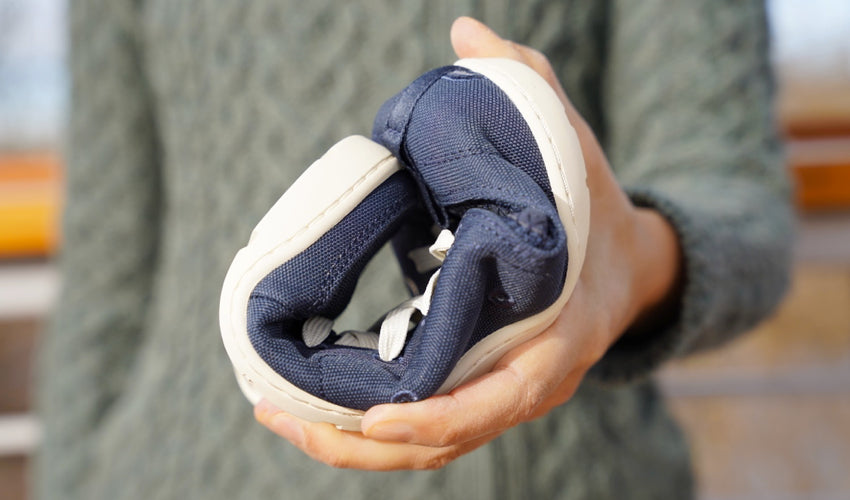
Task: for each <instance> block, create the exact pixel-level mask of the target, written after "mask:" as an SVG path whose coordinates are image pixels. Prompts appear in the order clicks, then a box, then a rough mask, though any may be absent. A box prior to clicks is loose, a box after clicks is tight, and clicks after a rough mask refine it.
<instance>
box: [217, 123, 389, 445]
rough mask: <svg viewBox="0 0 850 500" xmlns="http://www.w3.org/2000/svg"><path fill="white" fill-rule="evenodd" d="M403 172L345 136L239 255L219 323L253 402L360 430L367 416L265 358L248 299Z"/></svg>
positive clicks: (381, 152)
mask: <svg viewBox="0 0 850 500" xmlns="http://www.w3.org/2000/svg"><path fill="white" fill-rule="evenodd" d="M400 168H401V167H400V166H399V164H398V161H397V160H396V159H395V158H394V157H393V156H392V154H391V153H390V152H389V151H388V150H387V149H386V148H384V147H383V146H381V145H379V144H376V143H374V142H372V141H371V140H369V139H367V138H365V137H361V136H351V137H347V138H345V139H343V140H342V141H340V142H338V143H337V144H335V145H334V146H333V147H332V148H331V149H329V150H328V151H327V153H325V154H324V155H323V156H322V157H321V158H319V159H318V160H316V161H315V162H314V163H313V164H312V165H311V166H310V168H308V169H307V170H306V171H305V172H304V173H303V174H302V175H301V176H300V177H299V178H298V180H296V181H295V183H293V185H292V187H291V188H290V189H289V190H287V191H286V193H284V195H283V196H281V197H280V199H279V200H278V201H277V203H275V204H274V206H273V207H272V208H271V210H269V211H268V213H266V215H265V216H264V217H263V218H262V220H261V221H260V223H259V224H257V227H256V228H254V231H253V232H252V234H251V239H250V240H249V241H248V245H247V246H246V247H245V248H243V249H241V250H239V252H238V253H237V254H236V257H235V258H234V259H233V262H232V263H231V265H230V269H229V270H228V271H227V276H226V277H225V279H224V285H223V287H222V293H221V303H220V308H219V324H220V326H221V336H222V340H223V341H224V347H225V349H226V350H227V354H228V356H230V360H231V362H232V363H233V369H234V371H235V372H236V379H237V381H238V382H239V387H240V388H241V389H242V392H243V393H244V394H245V397H247V398H248V400H249V401H250V402H251V403H252V404H257V403H258V402H259V401H260V399H262V398H265V399H267V400H269V402H271V403H272V404H273V405H275V406H277V407H278V408H280V409H282V410H284V411H286V412H287V413H290V414H292V415H295V416H297V417H300V418H303V419H306V420H310V421H314V422H330V423H333V424H335V425H337V426H339V427H341V428H344V429H350V430H359V429H360V418H361V416H362V415H363V412H362V411H359V410H353V409H351V408H346V407H344V406H339V405H335V404H333V403H330V402H328V401H325V400H323V399H320V398H317V397H316V396H314V395H312V394H310V393H308V392H306V391H304V390H303V389H300V388H299V387H297V386H295V385H293V384H291V383H290V382H288V381H286V379H284V378H283V377H281V376H280V375H279V374H278V373H277V372H275V371H274V370H273V369H272V368H271V367H269V366H268V365H267V364H266V362H265V361H264V360H263V359H262V358H260V356H259V355H258V354H257V352H256V351H255V350H254V348H253V346H252V345H251V341H250V339H249V338H248V326H247V325H248V299H249V298H250V295H251V292H252V291H253V290H254V288H256V286H257V284H258V283H259V282H260V280H262V279H263V278H264V277H265V276H266V275H268V274H269V273H270V272H271V271H273V270H274V269H276V268H277V267H278V266H280V265H281V264H283V263H284V262H287V261H288V260H290V259H292V258H293V257H295V256H296V255H298V254H299V253H301V252H303V251H304V250H306V249H307V248H308V247H309V246H310V245H312V244H313V243H314V242H315V241H316V240H317V239H318V238H319V237H321V236H322V235H323V234H325V233H326V232H327V231H328V230H330V229H331V228H332V227H334V226H335V225H337V224H338V223H339V222H340V221H341V220H342V219H343V218H344V217H345V216H346V215H348V214H349V213H350V212H351V211H352V210H353V209H354V208H355V207H356V206H357V205H358V204H359V203H360V202H361V201H363V199H364V198H366V196H368V195H369V193H371V192H372V191H374V190H375V188H377V187H378V186H379V185H380V184H381V183H383V182H384V181H385V180H387V179H388V178H389V177H390V176H391V175H392V174H394V173H395V172H397V171H399V170H400Z"/></svg>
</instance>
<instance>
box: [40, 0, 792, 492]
mask: <svg viewBox="0 0 850 500" xmlns="http://www.w3.org/2000/svg"><path fill="white" fill-rule="evenodd" d="M461 14H467V15H472V16H475V17H478V18H479V19H482V20H483V21H485V22H486V23H488V24H490V25H491V26H493V27H494V28H495V29H496V30H497V31H498V32H499V33H500V34H502V35H503V36H505V37H509V38H512V39H514V40H517V41H519V42H522V43H525V44H528V45H531V46H533V47H535V48H538V49H540V50H542V51H543V52H545V53H546V54H547V55H548V56H549V57H550V59H551V60H552V62H553V65H554V67H555V69H556V70H557V73H558V75H559V76H560V78H561V80H562V82H563V83H564V86H565V88H566V90H567V93H568V94H569V95H570V97H571V98H572V100H573V101H574V103H575V104H576V106H577V107H578V108H579V110H580V111H581V112H582V114H583V115H584V116H585V117H586V118H587V119H588V121H589V123H590V124H591V125H592V127H593V129H594V130H595V131H596V132H597V134H598V136H599V137H600V140H601V141H602V143H603V144H604V147H605V150H606V152H607V154H608V157H609V159H610V161H611V164H612V165H613V167H614V169H615V170H616V173H617V175H618V178H619V179H620V181H621V182H622V183H623V185H624V187H625V188H626V189H627V190H628V192H629V193H630V195H631V197H632V199H633V200H634V201H635V203H637V204H640V205H644V206H651V207H655V208H656V209H658V210H659V211H661V212H662V213H663V214H664V215H665V216H667V217H668V218H669V219H670V220H671V221H672V223H673V224H674V226H675V228H676V230H677V232H678V234H679V237H680V241H681V245H682V248H683V250H684V255H685V260H686V285H685V291H684V295H683V297H682V301H681V310H680V311H679V314H678V315H677V318H676V320H675V324H672V325H670V327H669V328H666V329H664V330H663V331H658V332H655V334H654V335H649V336H641V337H640V338H639V341H635V342H630V343H625V342H620V343H618V344H617V345H615V346H614V347H613V348H612V349H611V351H610V352H609V353H608V355H607V356H606V357H605V358H604V359H603V361H602V362H601V363H600V364H599V365H598V366H596V367H595V368H594V369H593V371H592V373H591V376H590V377H589V379H588V380H587V381H586V382H585V383H584V384H583V385H582V387H581V388H580V390H579V391H578V393H577V394H576V396H575V397H574V398H573V399H572V400H571V401H570V402H568V403H567V404H565V405H563V406H562V407H561V408H559V409H557V410H555V411H553V412H552V413H551V414H550V415H549V416H548V417H546V418H543V419H541V420H539V421H536V422H534V423H531V424H526V425H522V426H520V427H518V428H516V429H513V430H512V431H510V432H508V433H507V434H506V435H505V436H504V437H502V438H500V439H498V440H497V441H495V442H493V443H491V444H490V445H488V446H485V447H484V448H482V449H479V450H478V451H476V452H474V453H472V454H470V455H468V456H466V457H463V458H461V459H459V460H457V461H456V462H455V463H452V464H450V465H449V466H448V467H446V468H445V469H443V470H439V471H434V472H395V473H375V472H360V471H343V470H335V469H332V468H329V467H326V466H324V465H321V464H318V463H315V462H313V461H311V460H310V459H308V458H306V457H304V456H303V455H302V454H301V452H300V451H299V450H297V449H295V448H293V447H292V446H290V445H289V444H288V443H285V442H284V441H283V440H281V439H280V438H277V437H276V436H274V435H272V434H271V433H270V432H269V431H268V430H266V429H265V428H263V427H261V426H260V425H258V424H257V423H255V422H254V420H253V418H252V414H251V407H250V405H248V404H247V403H246V401H245V400H244V399H243V397H242V395H241V394H240V392H239V390H238V389H237V386H236V381H235V378H234V377H233V374H232V371H231V368H230V363H229V361H228V360H227V358H226V355H225V353H224V349H223V348H222V345H221V342H220V340H219V331H218V324H217V319H218V314H217V309H218V296H219V292H220V288H221V283H222V280H223V277H224V273H225V271H226V269H227V267H228V265H229V262H230V260H231V258H232V257H233V255H234V253H235V252H236V250H237V249H238V248H240V247H241V246H242V245H243V244H244V243H245V242H246V241H247V239H248V235H249V232H250V230H251V228H252V227H253V225H254V224H255V223H256V222H257V221H258V220H259V218H260V217H261V216H262V214H263V213H264V212H265V211H266V210H267V209H268V208H269V207H270V206H271V204H272V203H273V201H274V200H275V199H277V198H278V197H279V196H280V194H281V193H282V192H283V191H284V190H285V189H286V188H287V186H288V185H289V184H290V183H291V182H292V181H293V180H294V179H295V178H296V177H297V176H298V174H299V173H300V172H301V171H302V170H303V169H304V168H305V167H306V166H307V165H309V163H310V162H311V161H312V160H313V159H314V158H316V157H317V156H318V155H320V154H321V153H322V152H324V151H325V150H326V149H327V148H328V147H329V146H330V145H331V144H333V143H334V142H336V141H337V140H339V139H340V138H342V137H344V136H346V135H349V134H352V133H363V134H368V132H369V130H370V126H371V121H372V117H373V115H374V113H375V112H376V111H377V109H378V106H379V105H380V103H382V102H383V101H384V100H385V99H386V98H388V97H389V96H391V95H392V94H394V93H395V92H397V91H398V90H400V89H401V88H403V87H404V86H405V85H406V84H407V83H409V82H410V81H412V80H413V79H414V78H415V77H416V76H418V75H419V74H420V73H422V72H423V71H425V70H427V69H430V68H432V67H436V66H441V65H444V64H448V63H451V62H452V61H453V56H452V53H451V50H450V46H449V43H448V28H449V26H450V23H451V21H452V19H454V18H455V17H456V16H458V15H461ZM70 17H71V41H72V53H71V69H72V77H73V79H72V81H73V89H72V117H71V124H70V137H69V151H68V156H67V158H68V201H67V207H66V212H65V225H64V239H65V245H64V251H63V255H62V268H63V272H64V286H63V292H62V295H61V300H60V303H59V306H58V309H57V311H56V314H55V317H54V320H53V322H52V325H51V328H50V329H49V331H48V332H47V335H46V337H45V340H44V345H43V349H42V363H41V370H40V387H41V391H40V399H39V401H40V405H41V408H40V410H41V416H42V419H43V421H44V425H45V436H44V444H43V448H42V450H41V454H40V460H39V466H38V470H37V473H36V476H35V478H36V491H37V492H38V494H39V495H40V496H41V497H43V498H56V499H71V500H73V499H145V500H148V499H179V498H203V499H235V498H246V499H261V498H265V499H270V498H299V499H302V498H335V497H338V496H341V497H343V498H384V497H389V498H393V499H396V500H399V499H405V498H410V499H428V498H434V499H446V498H458V499H476V498H480V499H494V498H565V499H580V498H581V499H608V498H611V499H614V498H616V499H622V498H646V499H659V498H663V499H671V498H687V497H689V496H690V495H691V494H692V492H691V490H692V478H691V473H690V470H689V469H690V468H689V462H688V452H687V448H686V446H685V444H684V441H683V439H682V437H681V435H680V433H679V431H678V430H677V428H676V426H675V425H674V424H673V423H672V421H671V420H670V418H669V417H668V415H667V413H666V411H665V410H664V408H663V405H662V402H661V401H660V399H659V395H658V393H657V392H656V390H655V388H654V386H653V385H652V383H651V382H650V381H649V379H648V377H646V375H647V374H649V373H651V371H652V370H653V369H655V368H656V367H657V366H659V364H661V363H662V362H663V361H665V360H667V359H669V358H671V357H673V356H676V355H681V354H684V353H687V352H690V351H693V350H696V349H700V348H704V347H709V346H712V345H716V344H718V343H721V342H722V341H723V340H725V339H728V338H730V337H731V336H733V335H735V334H738V333H740V332H742V331H744V330H746V329H747V328H749V327H750V326H751V325H753V324H754V323H755V322H757V321H758V320H759V319H761V318H762V317H763V316H764V315H765V314H767V313H768V312H769V311H770V309H771V308H772V307H773V306H774V305H775V303H776V302H777V300H778V299H779V297H780V296H781V294H782V291H783V289H784V287H785V283H786V279H787V264H788V260H789V259H788V254H789V252H788V246H789V245H788V243H789V238H790V236H789V235H790V215H789V207H788V205H787V201H786V191H787V186H786V180H785V177H784V175H783V172H782V166H781V163H780V161H779V156H778V150H777V147H776V140H775V136H774V131H773V129H772V127H771V118H770V101H771V93H772V87H771V82H770V75H769V69H768V64H767V42H766V39H767V33H766V27H765V20H764V12H763V6H760V5H758V3H757V2H736V1H726V2H718V1H717V0H693V1H689V2H670V1H667V0H634V1H630V0H607V1H601V0H564V1H556V0H526V1H519V0H455V1H452V0H431V1H425V0H407V1H403V2H395V1H388V0H345V1H342V0H340V1H329V0H309V1H307V0H304V1H296V0H257V1H250V2H235V1H233V2H215V1H212V0H134V1H130V0H80V1H76V2H72V4H71V8H70ZM395 267H396V266H395V264H394V263H388V262H387V261H386V260H385V259H383V258H382V259H379V260H378V261H377V262H376V263H374V264H373V265H372V266H371V267H370V269H371V271H370V276H367V277H366V278H365V279H366V280H367V281H368V283H367V285H366V286H365V287H364V288H366V289H368V290H371V291H372V293H371V294H368V296H367V297H366V299H365V300H362V301H361V302H360V304H359V306H358V308H355V309H356V310H355V311H354V312H352V313H350V316H349V317H350V318H351V321H355V322H356V321H359V320H358V314H359V312H358V311H369V310H373V309H380V308H381V307H384V306H385V305H387V297H389V296H392V295H393V293H395V292H396V291H397V290H396V289H390V288H392V287H389V286H386V285H385V284H386V283H395V282H399V285H398V287H399V288H400V286H401V285H400V280H399V279H396V277H397V276H398V271H397V270H396V269H395ZM388 276H389V277H388ZM393 286H395V285H393ZM364 314H367V313H364Z"/></svg>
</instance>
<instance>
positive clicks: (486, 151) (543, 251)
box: [248, 66, 568, 410]
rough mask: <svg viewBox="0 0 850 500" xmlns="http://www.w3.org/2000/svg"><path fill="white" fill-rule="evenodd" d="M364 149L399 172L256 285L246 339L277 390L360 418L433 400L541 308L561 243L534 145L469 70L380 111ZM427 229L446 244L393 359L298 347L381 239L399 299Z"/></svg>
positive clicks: (439, 78)
mask: <svg viewBox="0 0 850 500" xmlns="http://www.w3.org/2000/svg"><path fill="white" fill-rule="evenodd" d="M373 140H374V141H375V142H378V143H379V144H382V145H383V146H384V147H386V148H387V149H389V150H390V151H391V152H392V153H393V154H394V155H395V156H396V157H397V158H398V159H399V161H400V162H401V163H402V164H403V165H404V167H405V170H404V171H401V172H398V173H396V174H393V175H392V176H391V177H390V178H388V179H387V180H386V181H385V182H384V183H383V184H381V185H380V186H379V187H378V188H376V189H375V190H373V191H372V192H371V193H370V194H369V195H368V196H366V198H364V199H363V201H362V202H361V203H360V204H358V205H357V207H356V208H355V209H354V210H352V211H351V212H350V213H349V214H348V215H347V216H346V217H345V218H343V219H342V221H340V223H338V224H337V225H336V226H334V227H333V228H332V229H331V230H329V231H328V232H326V233H325V234H324V235H322V236H321V237H320V238H318V239H317V240H316V241H315V242H314V243H313V244H312V245H310V246H309V247H308V248H307V249H306V250H304V251H303V252H302V253H301V254H299V255H297V256H296V257H294V258H292V259H290V260H289V261H287V262H285V263H283V264H282V265H280V266H279V267H277V268H276V269H274V270H273V271H272V272H271V273H269V274H268V275H267V276H266V277H265V278H264V279H262V280H261V281H260V283H259V284H258V285H257V286H256V287H255V288H254V290H253V293H252V294H251V297H250V299H249V302H248V335H249V338H250V341H251V344H252V345H253V347H254V349H255V350H256V351H257V353H258V354H259V355H260V357H261V358H262V359H263V360H264V361H265V362H266V363H267V364H268V365H269V366H270V367H271V368H272V369H274V370H275V371H276V372H277V373H279V374H280V375H281V376H282V377H283V378H285V379H286V380H287V381H289V382H290V383H292V384H294V385H296V386H298V387H300V388H301V389H303V390H305V391H307V392H309V393H311V394H313V395H315V396H317V397H320V398H322V399H324V400H326V401H330V402H332V403H335V404H338V405H341V406H345V407H348V408H355V409H361V410H365V409H368V408H369V407H371V406H374V405H376V404H381V403H387V402H405V401H414V400H419V399H423V398H426V397H428V396H430V395H432V394H434V393H435V392H436V391H437V390H438V388H439V387H440V386H441V384H442V383H443V382H444V381H445V380H446V378H447V377H448V376H449V373H450V372H451V370H452V369H453V368H454V366H455V364H456V363H457V361H458V359H459V358H460V357H461V356H462V355H463V354H464V353H465V352H467V351H468V350H469V349H470V348H471V347H472V346H474V345H475V344H477V343H478V342H480V341H481V340H482V339H484V338H486V337H487V336H488V335H490V334H492V333H493V332H495V331H497V330H499V329H501V328H503V327H505V326H507V325H510V324H512V323H516V322H517V321H520V320H522V319H524V318H527V317H530V316H532V315H534V314H536V313H538V312H540V311H543V310H544V309H546V308H547V307H548V306H549V305H551V304H552V303H553V302H555V300H556V299H557V298H558V296H559V294H560V293H561V291H562V289H563V286H564V278H565V274H566V266H567V259H568V256H567V244H566V236H565V233H564V229H563V227H562V224H561V221H560V218H559V215H558V212H557V209H556V206H555V202H554V199H553V195H552V192H551V189H550V187H549V182H548V177H547V173H546V169H545V166H544V164H543V159H542V156H541V154H540V151H539V148H538V144H537V142H536V141H535V138H534V136H533V134H532V133H531V130H530V128H529V126H528V124H527V123H526V122H525V120H524V118H523V117H522V115H521V113H520V112H519V111H518V110H517V109H516V107H515V106H514V105H513V103H512V102H511V100H510V99H509V98H508V96H507V95H506V94H505V93H504V92H503V91H502V90H501V89H500V88H499V87H498V86H497V85H495V84H494V83H493V82H491V81H490V80H488V79H487V78H485V77H484V76H482V75H480V74H477V73H475V72H472V71H470V70H468V69H465V68H462V67H456V66H448V67H444V68H439V69H436V70H433V71H430V72H428V73H426V74H425V75H423V76H421V77H420V78H418V79H417V80H416V81H414V82H413V83H412V84H411V85H410V86H408V87H407V88H406V89H404V90H403V91H402V92H400V93H399V94H397V95H396V96H394V97H393V98H391V99H390V100H389V101H387V102H386V103H385V104H384V105H383V106H382V107H381V110H380V111H379V113H378V115H377V117H376V119H375V123H374V128H373ZM435 225H437V226H439V227H440V228H442V229H448V230H450V231H451V232H452V233H453V234H454V242H453V244H452V245H451V247H450V248H449V250H448V252H447V255H446V256H445V260H444V261H443V263H442V266H441V268H440V274H439V277H438V279H437V281H436V286H435V287H434V289H433V294H432V296H431V297H430V308H429V310H428V313H427V314H425V315H424V316H423V317H422V318H421V320H420V321H419V322H418V324H416V326H415V327H414V328H413V330H412V331H411V332H410V333H409V335H408V337H407V343H406V344H405V346H404V349H403V350H402V352H401V354H400V355H399V356H398V357H396V358H395V359H392V360H389V361H385V360H382V359H381V358H380V357H379V356H378V353H377V351H375V350H372V349H365V348H359V347H349V346H342V345H337V344H334V343H333V337H334V336H332V337H331V338H329V339H328V340H327V341H325V342H322V343H321V344H319V345H316V346H313V347H308V346H307V344H306V343H305V342H304V341H303V338H302V329H303V328H304V323H305V321H307V320H308V319H309V318H311V317H315V316H321V317H324V318H335V317H337V316H338V315H339V314H340V313H341V312H342V311H343V309H344V308H345V306H346V305H347V304H348V302H349V300H350V299H351V296H352V294H353V292H354V288H355V285H356V283H357V279H358V277H359V275H360V273H361V272H362V270H363V268H364V266H365V265H366V263H367V262H368V261H369V259H370V258H371V257H372V256H373V255H374V254H375V253H376V252H377V251H378V249H379V248H380V247H381V246H382V245H383V244H384V243H386V242H388V241H390V240H391V241H392V245H393V248H394V251H395V253H396V257H397V258H398V260H399V263H400V265H401V268H402V271H403V273H404V275H405V277H406V278H407V280H408V283H409V286H410V287H411V289H412V290H411V291H412V292H413V293H414V294H416V293H421V292H422V291H423V290H425V288H426V283H427V282H428V280H429V278H430V277H431V275H432V271H433V270H432V269H427V268H426V269H423V268H422V266H421V265H419V266H418V267H417V262H416V261H415V259H413V258H412V257H411V256H412V255H413V253H415V252H416V251H417V249H421V248H422V247H427V246H428V245H429V244H430V243H431V242H432V241H433V238H434V232H433V227H434V226H435Z"/></svg>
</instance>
